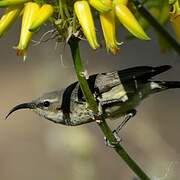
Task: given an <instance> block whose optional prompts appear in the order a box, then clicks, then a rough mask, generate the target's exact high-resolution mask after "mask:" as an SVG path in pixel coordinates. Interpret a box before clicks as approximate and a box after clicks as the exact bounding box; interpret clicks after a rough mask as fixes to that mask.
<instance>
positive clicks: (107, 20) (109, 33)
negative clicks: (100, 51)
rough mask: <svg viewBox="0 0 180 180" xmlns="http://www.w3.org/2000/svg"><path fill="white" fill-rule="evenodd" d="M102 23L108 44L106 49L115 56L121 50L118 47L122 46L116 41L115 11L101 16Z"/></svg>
mask: <svg viewBox="0 0 180 180" xmlns="http://www.w3.org/2000/svg"><path fill="white" fill-rule="evenodd" d="M100 21H101V26H102V30H103V34H104V39H105V42H106V48H107V50H108V51H109V50H110V51H111V52H112V53H113V54H116V53H117V52H118V50H119V48H118V45H120V43H118V42H117V40H116V29H115V12H114V10H112V11H110V12H108V13H102V14H100Z"/></svg>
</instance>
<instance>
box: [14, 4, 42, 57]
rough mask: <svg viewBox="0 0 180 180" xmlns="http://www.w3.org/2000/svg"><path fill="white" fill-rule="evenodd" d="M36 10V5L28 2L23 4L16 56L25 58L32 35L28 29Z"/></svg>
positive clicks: (37, 8) (37, 6)
mask: <svg viewBox="0 0 180 180" xmlns="http://www.w3.org/2000/svg"><path fill="white" fill-rule="evenodd" d="M38 10H39V5H38V4H37V3H34V2H28V3H26V4H25V7H24V13H23V18H22V27H21V35H20V40H19V44H18V47H17V55H24V56H26V50H27V48H28V45H29V42H30V40H31V37H32V35H33V33H32V32H30V31H29V27H30V25H31V23H32V21H34V17H36V13H37V12H38Z"/></svg>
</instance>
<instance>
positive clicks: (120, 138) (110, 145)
mask: <svg viewBox="0 0 180 180" xmlns="http://www.w3.org/2000/svg"><path fill="white" fill-rule="evenodd" d="M113 135H114V137H115V139H116V141H115V142H110V141H109V140H108V139H107V138H106V137H104V144H105V145H106V146H108V147H110V148H115V147H116V145H117V144H121V143H122V137H120V136H119V135H118V133H117V132H116V130H114V131H113Z"/></svg>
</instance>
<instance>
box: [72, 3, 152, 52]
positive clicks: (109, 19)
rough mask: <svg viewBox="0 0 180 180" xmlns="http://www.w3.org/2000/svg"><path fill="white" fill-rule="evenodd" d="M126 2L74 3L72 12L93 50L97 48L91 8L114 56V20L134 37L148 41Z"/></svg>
mask: <svg viewBox="0 0 180 180" xmlns="http://www.w3.org/2000/svg"><path fill="white" fill-rule="evenodd" d="M127 4H128V1H127V0H113V1H112V0H89V1H86V0H81V1H76V2H75V3H74V10H75V13H76V15H77V17H78V20H79V23H80V25H81V27H82V29H83V32H84V35H85V36H86V38H87V40H88V42H89V44H90V45H91V47H92V48H93V49H97V48H98V47H99V43H98V42H97V38H96V31H95V26H94V20H93V17H92V14H91V8H90V6H92V7H93V8H94V9H95V10H97V12H98V14H99V18H100V22H101V26H102V30H103V35H104V39H105V43H106V47H107V50H108V51H111V52H112V53H113V54H116V52H117V51H118V45H119V44H120V43H118V41H117V40H116V23H115V21H116V18H117V19H118V20H119V21H120V23H121V24H122V25H123V26H124V27H125V28H126V29H127V30H128V31H129V32H130V33H132V34H133V35H134V36H135V37H137V38H139V39H142V40H149V37H148V36H147V35H146V33H145V32H144V30H143V28H142V27H141V25H140V24H139V23H138V21H137V20H136V18H135V16H134V15H133V13H132V12H131V11H130V10H129V8H128V6H127Z"/></svg>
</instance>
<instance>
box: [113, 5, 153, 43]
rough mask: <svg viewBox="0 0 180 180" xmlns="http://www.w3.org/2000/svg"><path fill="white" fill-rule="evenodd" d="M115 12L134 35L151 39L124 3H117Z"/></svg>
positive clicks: (143, 38)
mask: <svg viewBox="0 0 180 180" xmlns="http://www.w3.org/2000/svg"><path fill="white" fill-rule="evenodd" d="M115 12H116V15H117V17H118V19H119V21H120V22H121V23H122V24H123V26H125V28H126V29H127V30H128V31H129V32H131V33H132V34H133V35H134V36H136V37H137V38H139V39H142V40H149V39H150V38H149V37H148V36H147V35H146V33H145V32H144V30H143V29H142V27H141V26H140V24H139V23H138V21H137V20H136V18H135V17H134V15H133V14H132V13H131V11H130V10H129V9H128V7H127V6H125V5H123V4H116V5H115Z"/></svg>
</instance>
